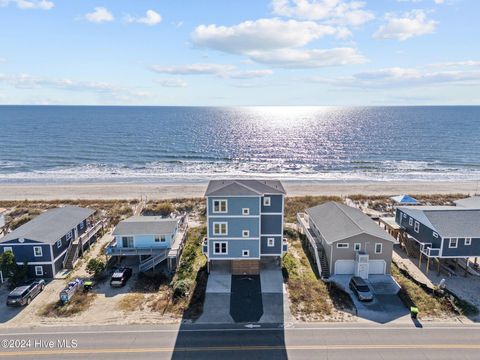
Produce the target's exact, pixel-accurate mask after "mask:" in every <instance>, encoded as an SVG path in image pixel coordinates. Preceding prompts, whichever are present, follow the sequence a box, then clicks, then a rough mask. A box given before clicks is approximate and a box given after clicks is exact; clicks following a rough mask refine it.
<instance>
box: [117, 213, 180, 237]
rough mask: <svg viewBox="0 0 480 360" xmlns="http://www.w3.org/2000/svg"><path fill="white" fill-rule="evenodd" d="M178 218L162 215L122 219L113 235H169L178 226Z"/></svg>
mask: <svg viewBox="0 0 480 360" xmlns="http://www.w3.org/2000/svg"><path fill="white" fill-rule="evenodd" d="M177 224H178V220H177V219H165V218H162V217H160V216H132V217H130V218H128V219H126V220H123V221H120V222H119V223H118V225H117V226H116V227H115V230H113V233H112V234H113V235H168V234H172V233H173V232H174V230H175V228H176V227H177Z"/></svg>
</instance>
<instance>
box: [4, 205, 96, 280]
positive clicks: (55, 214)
mask: <svg viewBox="0 0 480 360" xmlns="http://www.w3.org/2000/svg"><path fill="white" fill-rule="evenodd" d="M93 214H94V211H93V210H91V209H85V208H81V207H77V206H64V207H59V208H55V209H50V210H47V211H45V212H44V213H42V214H40V215H38V216H37V217H35V218H34V219H32V220H30V221H29V222H27V223H26V224H23V225H22V226H20V227H19V228H17V229H15V230H14V231H12V232H10V233H8V234H7V235H5V236H4V237H3V238H1V239H0V249H1V252H2V253H4V252H7V251H11V252H12V253H13V255H14V256H15V261H16V262H17V264H19V265H22V264H25V263H27V265H28V272H29V276H36V277H46V278H52V277H54V276H55V274H56V273H57V272H59V271H60V270H62V269H63V268H68V267H70V268H71V267H72V266H73V263H74V262H75V260H76V258H77V256H78V255H79V254H80V253H81V252H82V249H83V248H84V247H85V246H87V245H89V243H90V240H91V239H92V238H93V237H94V236H95V235H96V233H97V232H98V230H99V229H100V226H93V227H92V221H91V217H92V215H93ZM92 230H93V231H92ZM82 240H83V241H82Z"/></svg>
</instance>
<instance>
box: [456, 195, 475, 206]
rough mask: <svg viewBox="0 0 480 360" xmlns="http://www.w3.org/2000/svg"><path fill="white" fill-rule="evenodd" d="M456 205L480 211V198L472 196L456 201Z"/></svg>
mask: <svg viewBox="0 0 480 360" xmlns="http://www.w3.org/2000/svg"><path fill="white" fill-rule="evenodd" d="M454 203H455V205H457V206H459V207H464V208H470V209H480V196H471V197H469V198H466V199H459V200H456V201H454Z"/></svg>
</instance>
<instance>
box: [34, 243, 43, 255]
mask: <svg viewBox="0 0 480 360" xmlns="http://www.w3.org/2000/svg"><path fill="white" fill-rule="evenodd" d="M35 249H40V253H39V254H38V255H37V253H36V251H35ZM33 256H35V257H42V256H43V249H42V247H41V246H34V247H33Z"/></svg>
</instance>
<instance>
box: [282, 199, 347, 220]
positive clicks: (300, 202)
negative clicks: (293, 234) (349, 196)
mask: <svg viewBox="0 0 480 360" xmlns="http://www.w3.org/2000/svg"><path fill="white" fill-rule="evenodd" d="M328 201H337V202H342V201H343V199H342V198H341V197H339V196H294V197H289V196H287V197H286V199H285V222H287V223H296V222H297V214H298V213H300V212H304V211H305V210H306V209H308V208H310V207H313V206H316V205H320V204H323V203H325V202H328Z"/></svg>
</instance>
